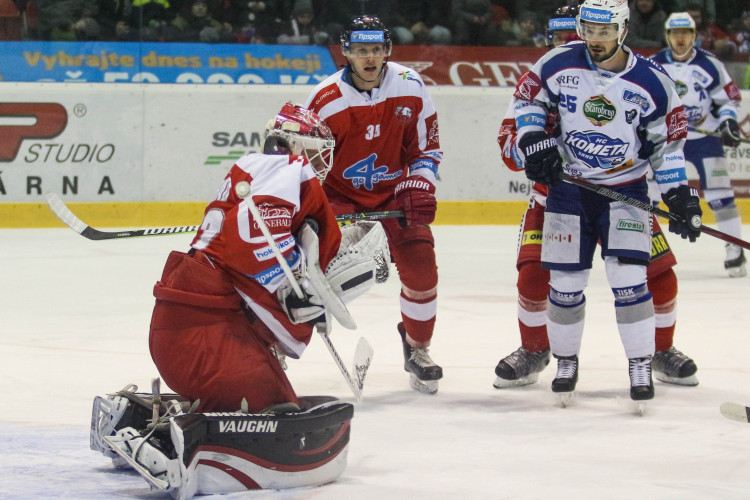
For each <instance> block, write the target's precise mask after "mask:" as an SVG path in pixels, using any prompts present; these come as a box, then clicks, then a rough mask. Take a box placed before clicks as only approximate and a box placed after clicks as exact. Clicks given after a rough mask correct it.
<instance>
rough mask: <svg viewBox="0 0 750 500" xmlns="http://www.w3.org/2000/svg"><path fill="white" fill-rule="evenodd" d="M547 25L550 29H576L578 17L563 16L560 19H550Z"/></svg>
mask: <svg viewBox="0 0 750 500" xmlns="http://www.w3.org/2000/svg"><path fill="white" fill-rule="evenodd" d="M547 27H548V29H549V30H550V31H562V30H575V29H576V18H575V17H562V18H558V19H550V20H549V24H548V25H547Z"/></svg>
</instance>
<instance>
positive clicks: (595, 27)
mask: <svg viewBox="0 0 750 500" xmlns="http://www.w3.org/2000/svg"><path fill="white" fill-rule="evenodd" d="M629 20H630V8H629V7H628V2H627V0H586V1H585V2H583V4H582V5H581V7H580V12H579V14H578V17H577V18H576V31H577V32H578V36H579V37H581V40H584V41H586V42H610V41H613V40H616V41H617V46H616V47H615V49H614V50H613V51H612V53H611V54H609V57H607V58H606V59H604V61H607V60H609V59H611V58H612V57H613V56H614V55H615V54H616V53H617V50H618V49H619V48H620V47H621V46H622V43H623V42H624V41H625V35H626V34H627V32H628V22H629ZM602 62H603V61H602Z"/></svg>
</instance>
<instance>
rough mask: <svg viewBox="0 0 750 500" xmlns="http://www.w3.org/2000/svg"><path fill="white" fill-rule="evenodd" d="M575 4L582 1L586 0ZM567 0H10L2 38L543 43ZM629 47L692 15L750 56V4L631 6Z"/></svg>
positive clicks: (727, 0)
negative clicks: (377, 26) (672, 17)
mask: <svg viewBox="0 0 750 500" xmlns="http://www.w3.org/2000/svg"><path fill="white" fill-rule="evenodd" d="M570 1H571V2H574V3H578V2H576V0H570ZM565 3H566V0H264V1H255V0H0V23H1V24H0V39H2V40H23V39H25V40H49V41H56V40H57V41H82V40H105V41H160V42H203V43H264V44H315V45H328V44H335V43H338V37H339V33H340V32H341V31H342V29H343V26H345V25H346V24H347V22H348V21H349V20H350V19H351V18H352V17H353V16H355V15H358V14H362V13H373V14H377V15H379V16H380V18H381V19H382V20H383V21H384V22H385V23H386V25H388V26H389V27H390V29H391V33H392V36H393V39H394V43H396V44H409V45H413V44H434V45H485V46H512V47H518V46H532V47H533V46H536V47H543V46H544V41H545V28H546V23H547V19H548V18H549V17H550V16H551V15H552V14H553V13H554V12H555V10H556V9H557V8H558V7H560V6H562V5H565ZM630 9H631V18H630V28H629V31H630V32H629V34H628V39H627V42H626V43H627V45H629V46H631V47H635V48H652V49H659V48H662V47H664V46H665V41H664V21H665V19H666V17H667V16H668V15H669V14H670V13H671V12H675V11H688V12H690V13H691V15H692V16H693V17H694V18H695V20H696V22H697V24H698V32H699V35H698V40H699V43H700V44H701V46H702V47H704V48H706V49H707V50H710V51H712V52H714V53H715V54H717V55H718V56H719V57H724V58H726V57H731V56H733V55H735V54H746V53H750V0H703V1H700V0H631V2H630Z"/></svg>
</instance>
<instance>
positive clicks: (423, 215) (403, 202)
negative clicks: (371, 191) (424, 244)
mask: <svg viewBox="0 0 750 500" xmlns="http://www.w3.org/2000/svg"><path fill="white" fill-rule="evenodd" d="M393 195H394V196H395V197H396V201H397V202H398V204H399V206H400V207H401V208H402V209H403V211H404V218H405V219H406V225H407V226H426V225H428V224H431V223H432V221H434V220H435V212H436V211H437V200H435V186H434V185H433V184H432V183H431V182H430V181H428V180H427V179H425V178H424V177H422V176H421V175H411V176H409V177H407V178H406V180H404V181H402V182H401V183H399V184H398V185H397V186H396V190H395V191H394V192H393Z"/></svg>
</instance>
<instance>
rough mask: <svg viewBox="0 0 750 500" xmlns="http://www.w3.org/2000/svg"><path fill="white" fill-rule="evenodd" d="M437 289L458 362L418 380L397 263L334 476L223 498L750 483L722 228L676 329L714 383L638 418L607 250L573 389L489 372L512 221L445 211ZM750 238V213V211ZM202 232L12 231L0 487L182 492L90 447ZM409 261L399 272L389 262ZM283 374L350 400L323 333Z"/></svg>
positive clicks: (698, 493)
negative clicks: (416, 384) (96, 417)
mask: <svg viewBox="0 0 750 500" xmlns="http://www.w3.org/2000/svg"><path fill="white" fill-rule="evenodd" d="M434 232H435V236H436V240H437V252H438V265H439V272H440V295H439V305H438V319H437V327H436V334H435V339H434V341H433V346H432V349H431V354H432V356H433V358H434V359H435V360H436V361H437V362H438V363H440V364H441V365H442V366H443V369H444V371H445V378H444V379H443V380H442V381H441V383H440V391H439V392H438V393H437V394H436V395H434V396H428V395H424V394H418V393H416V392H415V391H413V390H411V389H410V388H409V385H408V376H407V374H406V373H405V372H404V371H403V368H402V358H401V345H400V341H399V336H398V333H397V331H396V327H395V326H396V322H397V321H398V319H399V313H398V282H397V279H395V277H393V278H392V279H391V280H390V281H389V282H388V283H386V284H385V285H381V286H379V287H376V288H375V289H374V290H373V291H372V292H370V293H369V294H368V295H366V296H364V297H362V298H360V299H358V300H357V301H356V302H355V303H354V304H352V305H351V310H352V313H353V315H354V318H355V319H356V321H357V324H358V325H359V326H360V328H359V331H356V332H350V331H347V330H344V329H343V328H341V327H337V328H335V330H334V333H333V334H332V339H333V341H334V343H335V345H336V347H337V349H338V350H339V353H340V354H341V356H342V357H343V358H344V359H345V360H347V362H350V360H351V359H352V356H353V353H354V348H355V346H356V342H357V340H358V338H359V337H360V336H366V337H367V338H368V340H369V341H370V342H371V343H372V345H373V347H374V349H375V357H374V360H373V363H372V366H371V368H370V372H369V374H368V376H367V380H366V382H365V399H364V401H363V402H362V403H361V404H358V405H356V408H355V416H354V420H353V422H352V434H351V444H350V451H349V463H348V467H347V469H346V471H345V472H344V475H343V476H342V477H341V478H340V479H339V480H338V481H337V482H335V483H333V484H330V485H326V486H323V487H319V488H310V489H301V490H291V491H285V492H269V491H265V492H248V493H244V494H234V495H227V496H224V497H218V496H217V497H206V498H226V499H230V498H232V499H237V498H250V499H256V498H264V499H265V498H269V499H284V500H286V499H344V498H346V499H377V500H383V499H386V498H387V499H399V498H411V499H429V500H435V499H449V498H450V499H455V498H461V499H467V500H468V499H475V498H487V499H489V498H492V499H505V498H508V499H528V498H540V499H568V498H571V499H576V500H586V499H597V500H598V499H602V498H607V499H610V500H611V499H627V500H632V499H635V498H648V499H678V498H679V499H709V498H710V499H747V498H750V426H749V425H747V424H742V423H737V422H732V421H729V420H727V419H725V418H723V417H722V416H721V414H720V413H719V405H720V404H721V403H722V402H724V401H738V402H741V403H744V404H748V403H750V332H749V331H748V330H749V327H748V320H750V306H748V303H749V301H748V291H750V278H740V279H729V278H728V277H726V276H725V273H724V269H723V267H722V261H723V256H724V249H723V242H721V241H719V240H716V239H714V238H711V237H708V236H705V235H704V236H703V237H701V239H700V240H699V241H698V242H697V243H696V244H692V245H691V244H689V243H686V242H684V241H681V240H679V239H678V238H676V237H674V236H673V235H672V236H671V237H670V242H671V243H672V245H673V248H674V249H675V253H676V254H677V257H678V260H679V262H680V264H679V265H678V267H677V273H678V276H679V279H680V293H679V296H678V321H677V335H676V341H675V345H676V346H677V347H678V348H679V349H681V350H682V351H684V352H685V353H687V354H688V355H690V356H692V357H693V358H694V359H695V360H696V362H697V364H698V368H699V371H698V376H699V378H700V385H699V386H697V387H678V386H672V385H666V384H662V383H660V382H655V384H656V399H654V400H653V402H651V403H649V406H648V410H647V414H646V415H645V416H643V417H641V416H637V415H635V413H634V411H633V407H632V403H631V401H630V399H629V396H628V388H629V382H628V375H627V360H626V359H625V355H624V353H623V349H622V346H621V343H620V340H619V337H618V334H617V330H616V327H615V319H614V310H613V305H612V302H613V299H612V295H611V292H610V290H609V289H608V287H607V284H606V279H605V277H604V271H603V267H602V266H601V263H600V262H597V264H596V266H595V268H594V270H593V271H592V279H591V284H590V286H589V289H588V291H587V301H588V302H587V311H586V313H587V317H586V330H585V334H584V340H583V348H582V352H581V356H580V380H579V383H578V391H577V402H576V404H575V405H574V406H572V407H569V408H565V409H563V408H560V407H558V406H557V405H556V400H555V397H554V395H553V394H552V392H551V391H550V389H549V384H550V382H551V380H552V378H553V377H554V366H550V367H549V368H547V370H546V371H545V372H544V373H543V374H542V376H541V377H540V382H539V383H538V384H536V385H533V386H529V387H523V388H513V389H502V390H497V389H494V388H493V387H492V381H493V380H494V372H493V370H494V367H495V365H496V364H497V362H498V360H499V359H500V358H502V357H504V356H505V355H507V354H508V353H510V352H512V351H513V350H515V349H516V348H517V347H518V346H519V345H520V344H519V336H518V327H517V322H516V292H515V280H516V271H515V248H516V235H517V228H516V227H512V226H436V227H434ZM744 234H745V237H746V238H748V237H750V227H748V226H745V227H744ZM190 239H191V235H172V236H159V237H150V238H134V239H130V240H115V241H100V242H96V241H89V240H86V239H85V238H83V237H81V236H79V235H78V234H75V233H74V232H72V231H70V230H68V229H18V230H0V242H2V243H1V244H0V279H1V280H2V290H0V304H1V305H2V306H1V307H2V309H0V311H1V312H2V315H1V316H0V318H1V320H0V374H1V375H2V376H1V377H0V398H1V399H0V439H2V442H1V443H0V498H2V499H8V498H11V499H30V498H69V499H102V498H168V497H167V496H166V495H164V494H161V493H158V492H154V491H150V490H149V489H148V486H147V484H146V482H145V481H143V480H142V479H141V478H140V477H139V476H137V475H134V474H130V473H125V472H122V471H118V470H116V469H114V468H113V467H112V465H111V463H110V461H109V460H108V459H106V458H105V457H104V456H102V455H100V454H98V453H96V452H94V451H91V450H89V447H88V446H89V443H88V425H89V420H90V414H91V404H92V400H93V398H94V396H95V395H104V394H106V393H108V392H113V391H116V390H118V389H120V388H122V387H124V386H125V385H127V384H128V383H131V382H132V383H136V384H138V385H139V386H140V388H141V390H144V391H148V388H149V382H150V379H151V378H152V377H154V376H156V375H157V372H156V370H155V368H154V366H153V364H152V361H151V358H150V355H149V352H148V342H147V338H148V324H149V321H150V315H151V308H152V306H153V300H154V299H153V297H152V294H151V290H152V287H153V285H154V283H155V282H156V280H157V279H158V278H159V277H160V275H161V269H162V266H163V264H164V261H165V259H166V257H167V254H168V253H169V251H170V250H172V249H178V250H185V249H186V248H187V245H188V243H189V242H190ZM394 273H395V271H394ZM289 364H290V367H289V371H288V374H289V377H290V379H291V381H292V383H293V385H294V386H295V388H296V389H297V392H298V393H299V394H303V395H312V394H327V395H334V396H339V397H342V398H344V399H347V400H349V401H353V397H352V396H351V393H350V392H349V389H348V387H347V385H346V383H345V382H344V380H343V378H342V377H341V375H340V373H339V372H338V370H337V369H336V366H335V365H334V364H333V362H332V360H331V359H330V355H329V354H328V352H327V350H326V348H325V346H324V345H323V344H322V342H320V341H319V339H317V338H316V337H314V338H313V341H312V343H311V345H310V347H309V348H308V350H307V352H306V353H305V355H304V356H303V357H302V359H301V360H299V361H290V363H289Z"/></svg>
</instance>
